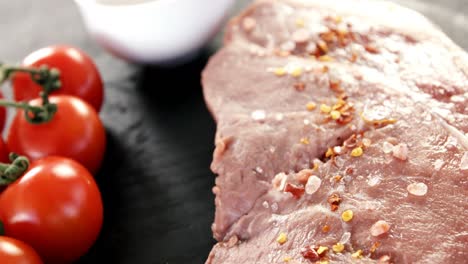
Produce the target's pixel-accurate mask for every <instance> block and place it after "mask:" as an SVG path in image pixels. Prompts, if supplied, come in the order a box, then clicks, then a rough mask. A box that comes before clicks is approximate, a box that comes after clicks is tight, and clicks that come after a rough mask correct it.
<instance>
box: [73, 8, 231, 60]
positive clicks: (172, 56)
mask: <svg viewBox="0 0 468 264" xmlns="http://www.w3.org/2000/svg"><path fill="white" fill-rule="evenodd" d="M112 1H113V0H105V1H104V0H75V2H76V4H77V5H78V7H79V9H80V12H81V15H82V17H83V19H84V22H85V25H86V27H87V28H88V31H89V32H90V33H91V35H92V36H93V37H94V38H95V39H96V40H97V42H98V43H100V44H101V45H102V46H103V47H104V48H106V49H107V50H108V51H110V52H111V53H113V54H115V55H117V56H118V57H121V58H124V59H127V60H130V61H133V62H138V63H151V64H158V63H163V64H167V63H169V64H171V63H177V62H180V61H183V60H187V59H188V58H189V57H190V56H193V54H194V53H196V52H197V51H198V50H199V49H200V48H201V47H202V46H203V45H204V44H205V43H206V42H207V41H208V40H210V38H211V37H212V36H213V35H214V34H215V33H216V31H217V30H218V29H219V28H220V26H221V24H222V22H223V20H224V18H225V17H226V15H227V14H228V11H229V8H230V7H231V5H232V4H233V2H234V0H147V1H143V0H114V1H115V2H120V4H106V3H105V2H112ZM124 2H127V3H126V4H122V3H124Z"/></svg>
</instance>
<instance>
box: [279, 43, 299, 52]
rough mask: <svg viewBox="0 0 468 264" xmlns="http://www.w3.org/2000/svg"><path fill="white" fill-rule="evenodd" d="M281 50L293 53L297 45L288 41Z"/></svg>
mask: <svg viewBox="0 0 468 264" xmlns="http://www.w3.org/2000/svg"><path fill="white" fill-rule="evenodd" d="M280 48H281V49H282V50H284V51H293V50H294V49H295V48H296V44H295V43H294V42H292V41H286V42H284V43H283V44H281V47H280Z"/></svg>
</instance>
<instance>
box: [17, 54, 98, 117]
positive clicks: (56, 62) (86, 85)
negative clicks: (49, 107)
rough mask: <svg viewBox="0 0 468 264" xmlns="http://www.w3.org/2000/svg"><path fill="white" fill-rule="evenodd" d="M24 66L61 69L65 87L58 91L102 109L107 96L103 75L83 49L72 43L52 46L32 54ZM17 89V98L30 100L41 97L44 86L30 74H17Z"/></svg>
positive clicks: (61, 78)
mask: <svg viewBox="0 0 468 264" xmlns="http://www.w3.org/2000/svg"><path fill="white" fill-rule="evenodd" d="M23 65H24V66H32V67H39V66H41V65H47V66H49V67H54V68H57V69H59V70H60V81H61V82H62V87H61V88H60V89H59V90H58V91H56V92H55V93H56V94H67V95H73V96H76V97H79V98H81V99H83V100H84V101H86V102H88V103H89V104H91V105H92V106H93V107H94V109H96V111H97V112H99V110H100V109H101V105H102V100H103V96H104V89H103V84H102V80H101V76H100V74H99V71H98V69H97V67H96V65H95V64H94V62H93V61H92V59H91V58H90V57H89V56H88V55H86V54H85V53H84V52H83V51H81V50H79V49H77V48H74V47H70V46H51V47H47V48H43V49H40V50H37V51H35V52H33V53H31V54H30V55H29V56H27V57H26V58H25V59H24V61H23ZM13 91H14V95H15V100H16V101H27V100H31V99H34V98H36V97H38V96H39V92H40V91H42V89H41V87H40V86H39V85H37V84H36V83H35V82H33V81H32V80H31V78H30V76H29V74H25V73H16V74H15V75H14V77H13Z"/></svg>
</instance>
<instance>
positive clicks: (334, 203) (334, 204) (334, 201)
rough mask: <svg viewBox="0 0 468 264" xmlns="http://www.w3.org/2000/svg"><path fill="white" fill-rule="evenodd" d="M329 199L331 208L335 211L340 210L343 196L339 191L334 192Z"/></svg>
mask: <svg viewBox="0 0 468 264" xmlns="http://www.w3.org/2000/svg"><path fill="white" fill-rule="evenodd" d="M327 201H328V203H329V204H330V209H331V210H332V211H333V212H334V211H336V210H338V207H339V205H340V203H341V197H340V196H339V195H338V194H337V193H334V194H332V195H330V196H329V197H328V200H327Z"/></svg>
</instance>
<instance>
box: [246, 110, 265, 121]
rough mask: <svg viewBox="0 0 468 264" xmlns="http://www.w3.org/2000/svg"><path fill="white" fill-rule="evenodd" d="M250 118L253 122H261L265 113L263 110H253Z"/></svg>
mask: <svg viewBox="0 0 468 264" xmlns="http://www.w3.org/2000/svg"><path fill="white" fill-rule="evenodd" d="M250 117H252V119H253V120H255V121H263V120H265V118H266V112H265V111H264V110H255V111H253V112H252V114H251V115H250Z"/></svg>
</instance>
